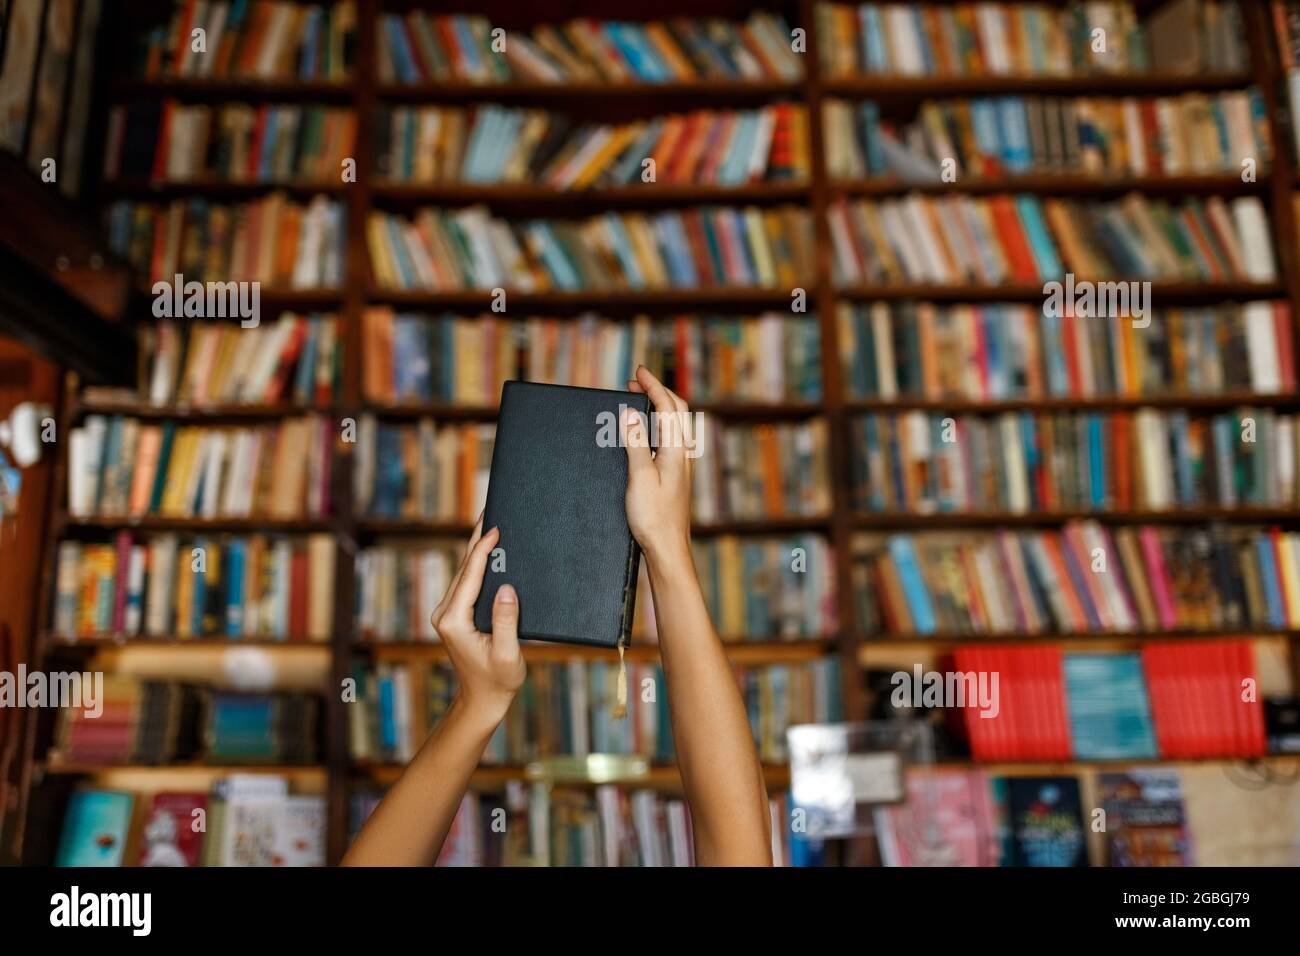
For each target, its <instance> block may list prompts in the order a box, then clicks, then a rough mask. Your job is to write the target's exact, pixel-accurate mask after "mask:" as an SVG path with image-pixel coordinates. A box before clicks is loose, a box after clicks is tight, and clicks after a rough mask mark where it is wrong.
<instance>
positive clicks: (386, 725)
mask: <svg viewBox="0 0 1300 956" xmlns="http://www.w3.org/2000/svg"><path fill="white" fill-rule="evenodd" d="M393 695H394V688H393V678H392V675H391V674H381V675H380V676H379V746H380V749H381V750H396V749H397V712H396V710H397V705H396V701H395V700H394V696H393Z"/></svg>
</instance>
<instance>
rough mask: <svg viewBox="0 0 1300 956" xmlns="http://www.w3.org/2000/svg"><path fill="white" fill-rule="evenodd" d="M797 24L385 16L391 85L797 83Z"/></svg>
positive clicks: (754, 18)
mask: <svg viewBox="0 0 1300 956" xmlns="http://www.w3.org/2000/svg"><path fill="white" fill-rule="evenodd" d="M791 39H792V34H791V31H790V28H789V27H788V26H787V25H786V23H785V21H784V20H783V19H782V18H781V16H780V15H779V14H774V13H770V12H768V11H755V12H753V13H751V14H750V16H749V17H748V19H747V20H746V21H745V22H744V23H739V22H735V21H729V20H723V19H720V18H709V19H690V18H686V17H681V18H675V19H673V20H670V21H662V20H655V21H649V22H640V23H634V22H625V21H596V20H592V19H589V18H587V19H578V20H570V21H568V22H566V23H562V24H552V23H547V24H541V25H538V26H536V27H534V28H533V29H532V30H531V32H524V31H522V30H511V31H506V30H505V29H502V28H499V27H494V26H493V25H492V24H491V22H489V21H488V20H487V19H486V18H485V17H479V16H466V15H458V16H436V15H431V14H428V13H424V12H423V11H418V10H415V11H411V12H410V13H408V14H407V15H406V16H405V17H401V16H399V15H397V14H385V15H383V16H382V17H381V18H380V21H379V26H378V30H377V40H378V44H379V61H378V66H379V78H380V80H381V81H383V82H385V83H405V84H417V83H434V82H440V81H447V80H455V81H458V82H464V83H472V84H492V83H508V82H512V81H516V82H535V83H596V82H611V83H630V82H639V83H671V82H685V81H690V80H697V79H711V80H712V79H736V80H763V79H781V80H788V81H793V80H796V79H798V78H799V77H800V76H801V75H802V73H803V70H802V66H801V62H800V59H799V55H798V54H797V53H796V52H795V51H794V49H793V46H792V43H791Z"/></svg>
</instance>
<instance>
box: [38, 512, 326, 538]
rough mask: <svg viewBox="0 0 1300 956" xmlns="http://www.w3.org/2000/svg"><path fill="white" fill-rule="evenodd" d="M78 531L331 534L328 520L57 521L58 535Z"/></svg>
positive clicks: (147, 517)
mask: <svg viewBox="0 0 1300 956" xmlns="http://www.w3.org/2000/svg"><path fill="white" fill-rule="evenodd" d="M79 529H94V530H113V531H116V530H123V531H201V532H221V531H229V532H232V533H233V532H240V533H245V534H294V533H303V534H306V533H311V532H321V531H332V530H333V529H334V524H333V521H332V519H330V518H289V519H285V518H267V517H252V518H171V517H165V516H162V515H144V516H140V517H128V516H126V515H121V516H115V517H103V516H96V517H93V518H78V517H73V516H71V515H68V516H65V517H63V518H62V520H61V521H60V531H63V532H66V531H74V530H79Z"/></svg>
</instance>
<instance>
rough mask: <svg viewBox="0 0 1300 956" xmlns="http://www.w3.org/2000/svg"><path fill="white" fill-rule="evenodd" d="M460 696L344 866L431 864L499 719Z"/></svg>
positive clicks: (377, 811)
mask: <svg viewBox="0 0 1300 956" xmlns="http://www.w3.org/2000/svg"><path fill="white" fill-rule="evenodd" d="M493 717H494V715H492V714H487V713H483V712H479V711H476V710H474V709H472V708H471V707H470V706H469V705H467V704H466V703H465V701H464V699H463V698H462V697H460V696H457V697H456V699H455V700H454V701H453V703H452V705H451V707H450V708H449V709H448V711H447V713H446V715H444V717H443V719H442V721H441V722H439V724H438V726H437V728H435V730H434V731H433V733H432V734H430V735H429V739H428V740H426V741H425V742H424V746H423V747H421V748H420V750H419V752H418V753H417V754H416V755H415V758H414V759H413V760H412V761H411V762H410V764H409V765H408V766H407V768H406V770H405V771H403V773H402V775H401V777H399V778H398V780H397V782H396V783H395V784H393V786H392V787H391V788H390V789H389V791H388V793H387V794H386V795H385V796H384V799H383V800H382V801H381V802H380V804H379V806H377V807H376V808H375V810H374V812H373V813H372V814H371V815H370V819H369V820H367V821H366V825H365V826H364V827H363V828H362V830H361V832H360V833H359V834H358V835H357V838H356V841H355V842H354V843H353V844H352V848H351V849H350V850H348V852H347V855H346V856H344V858H343V865H344V866H432V865H433V863H434V861H435V860H437V858H438V852H439V850H441V849H442V842H443V840H445V839H446V838H447V832H448V831H449V830H450V829H451V824H452V822H453V821H454V820H455V818H456V812H457V810H459V808H460V803H461V800H462V798H463V797H464V796H465V791H466V789H467V788H468V787H469V782H470V777H471V776H472V775H473V773H474V768H475V767H476V766H478V762H479V759H480V758H481V757H482V756H483V750H484V748H486V747H487V743H488V740H489V738H491V736H492V732H493V730H494V729H495V728H496V725H497V723H500V720H499V719H496V720H494V719H493Z"/></svg>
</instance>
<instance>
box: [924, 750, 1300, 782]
mask: <svg viewBox="0 0 1300 956" xmlns="http://www.w3.org/2000/svg"><path fill="white" fill-rule="evenodd" d="M1218 764H1233V765H1235V766H1247V767H1274V768H1300V754H1267V755H1265V756H1263V757H1200V758H1196V759H1190V758H1187V757H1177V758H1169V757H1148V758H1145V759H1135V760H1058V761H1048V762H1043V761H1024V762H1019V761H1015V762H999V763H985V762H983V761H978V760H944V761H940V762H939V763H937V764H935V768H936V769H939V770H943V769H951V768H962V769H965V770H983V771H984V772H986V773H988V774H990V775H992V776H998V777H1060V776H1074V775H1075V774H1079V773H1117V772H1122V771H1125V770H1137V769H1142V768H1144V767H1177V766H1188V767H1203V766H1215V765H1218Z"/></svg>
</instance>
